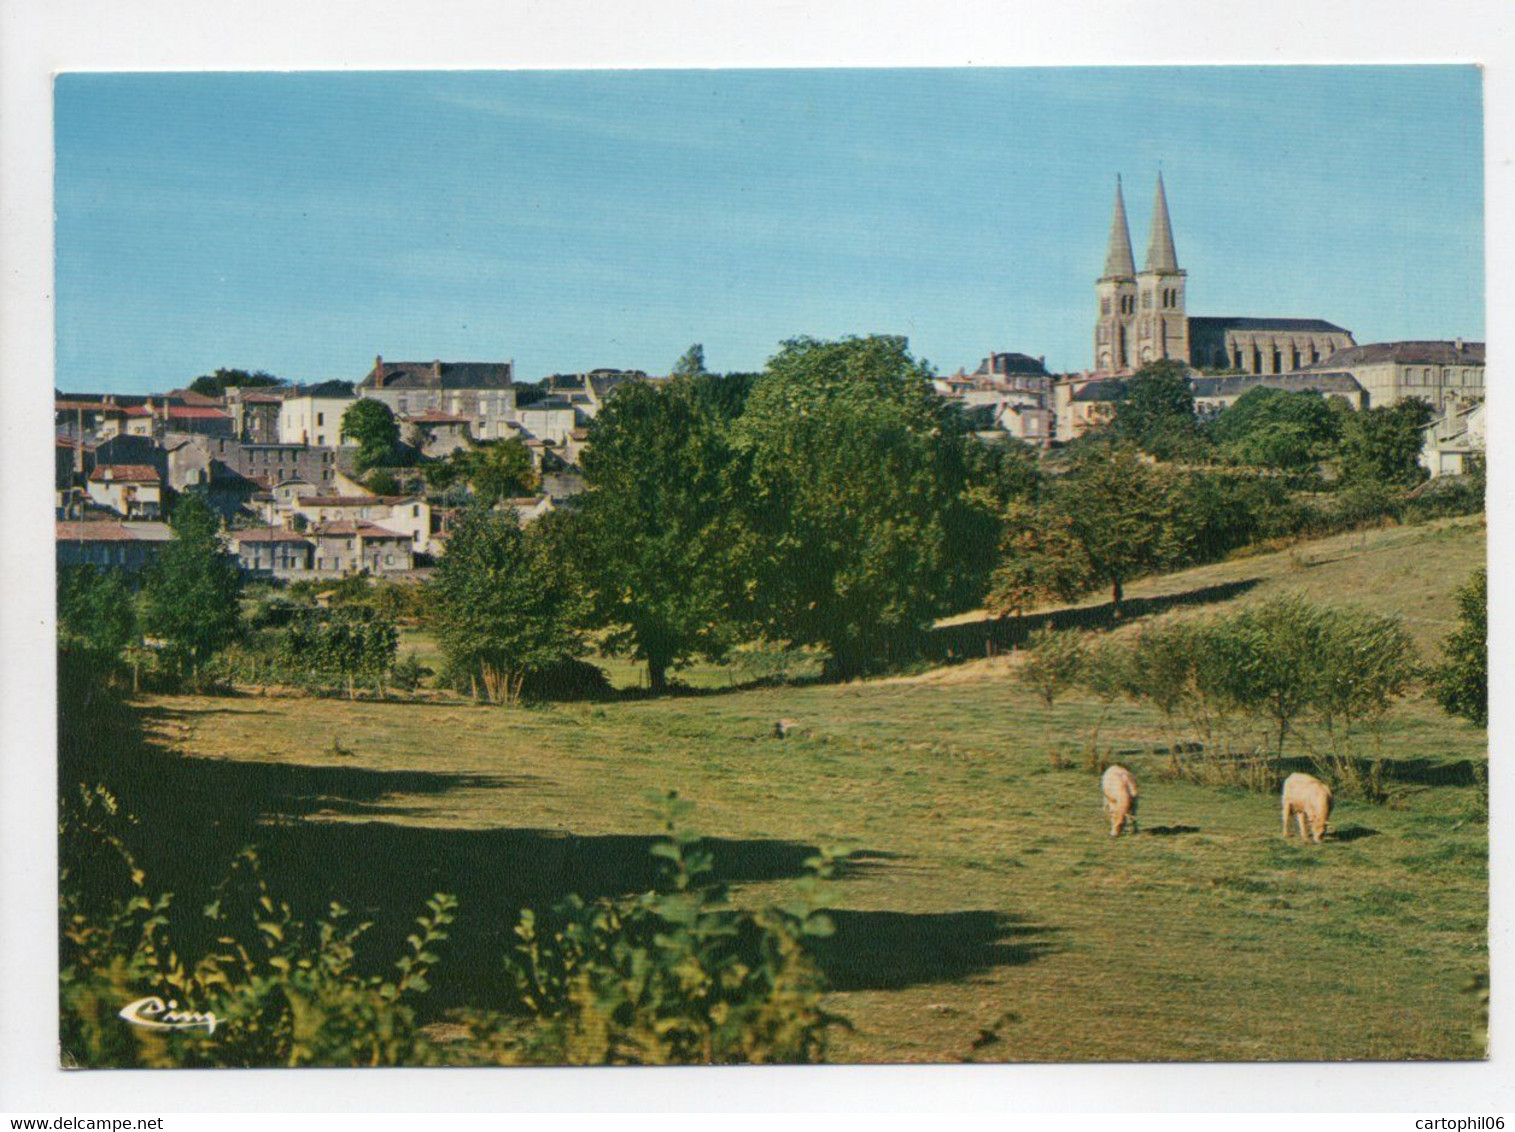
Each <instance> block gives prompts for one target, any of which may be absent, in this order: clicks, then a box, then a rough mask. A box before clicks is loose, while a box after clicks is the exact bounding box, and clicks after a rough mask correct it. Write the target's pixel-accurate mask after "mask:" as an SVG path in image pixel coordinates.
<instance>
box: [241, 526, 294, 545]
mask: <svg viewBox="0 0 1515 1132" xmlns="http://www.w3.org/2000/svg"><path fill="white" fill-rule="evenodd" d="M231 540H232V542H235V543H244V542H303V543H307V544H308V543H309V541H310V540H309V539H307V538H306V537H305V536H304V535H302V534H300V532H299V531H286V530H283V529H282V528H275V529H273V530H269V529H268V528H267V527H258V528H256V529H250V530H245V531H233V532H232V533H231Z"/></svg>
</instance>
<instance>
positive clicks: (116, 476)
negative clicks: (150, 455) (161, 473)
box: [89, 464, 160, 483]
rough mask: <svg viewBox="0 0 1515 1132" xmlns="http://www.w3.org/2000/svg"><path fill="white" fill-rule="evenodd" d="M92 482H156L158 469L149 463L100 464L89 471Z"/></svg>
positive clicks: (157, 480)
mask: <svg viewBox="0 0 1515 1132" xmlns="http://www.w3.org/2000/svg"><path fill="white" fill-rule="evenodd" d="M89 478H90V480H91V481H92V482H94V483H158V482H160V481H159V478H158V469H157V468H154V467H152V466H151V465H150V464H101V465H100V466H99V467H97V468H96V469H95V470H94V471H92V472H90V474H89Z"/></svg>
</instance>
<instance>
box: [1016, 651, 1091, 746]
mask: <svg viewBox="0 0 1515 1132" xmlns="http://www.w3.org/2000/svg"><path fill="white" fill-rule="evenodd" d="M1084 655H1085V648H1084V642H1083V639H1082V638H1081V637H1080V636H1078V634H1076V633H1071V632H1062V633H1060V632H1058V631H1057V630H1056V629H1053V628H1052V627H1051V626H1046V627H1044V628H1041V629H1038V630H1037V631H1036V632H1034V633H1032V634H1031V639H1030V640H1029V641H1028V642H1027V643H1026V654H1025V656H1024V658H1022V660H1021V663H1020V667H1018V668H1017V669H1016V671H1015V676H1016V679H1017V680H1018V681H1019V682H1020V683H1021V684H1022V685H1023V686H1024V687H1026V688H1029V689H1030V690H1031V691H1033V692H1035V693H1036V698H1037V699H1039V700H1041V702H1042V706H1043V707H1044V708H1046V709H1047V710H1046V738H1047V749H1048V751H1051V750H1052V708H1053V706H1054V705H1055V704H1056V703H1057V700H1058V697H1059V696H1061V695H1062V694H1063V693H1064V692H1066V691H1068V689H1070V688H1072V687H1073V686H1074V685H1075V684H1077V683H1078V678H1079V673H1080V671H1081V670H1082V669H1083V663H1084Z"/></svg>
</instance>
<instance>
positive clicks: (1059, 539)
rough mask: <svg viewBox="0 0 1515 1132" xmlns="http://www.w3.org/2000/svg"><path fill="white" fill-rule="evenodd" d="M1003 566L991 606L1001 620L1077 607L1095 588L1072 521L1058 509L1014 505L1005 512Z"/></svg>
mask: <svg viewBox="0 0 1515 1132" xmlns="http://www.w3.org/2000/svg"><path fill="white" fill-rule="evenodd" d="M1000 554H1001V558H1000V563H999V565H998V566H997V567H996V568H995V570H994V572H993V574H991V575H990V578H989V594H988V597H987V599H986V601H985V605H986V607H987V608H988V610H989V612H991V613H993V614H994V615H995V616H996V617H1006V616H1009V615H1011V614H1021V613H1024V612H1026V611H1027V610H1029V609H1032V608H1034V607H1035V606H1037V605H1038V604H1040V603H1042V602H1048V601H1072V600H1073V599H1074V598H1076V597H1078V596H1080V595H1081V594H1084V593H1086V592H1088V590H1089V588H1090V587H1091V586H1092V585H1093V584H1094V581H1095V578H1094V575H1093V567H1092V565H1091V564H1090V562H1089V556H1088V554H1087V553H1085V551H1084V544H1083V542H1082V541H1081V540H1080V539H1079V537H1078V534H1077V532H1076V531H1075V529H1074V527H1073V523H1072V521H1071V520H1070V519H1069V518H1068V517H1067V516H1066V515H1065V514H1063V513H1062V512H1060V511H1056V510H1053V509H1052V508H1050V507H1049V508H1037V507H1034V506H1032V505H1030V504H1028V503H1012V504H1010V505H1009V506H1008V507H1007V508H1006V509H1005V516H1004V522H1003V531H1002V534H1001V536H1000Z"/></svg>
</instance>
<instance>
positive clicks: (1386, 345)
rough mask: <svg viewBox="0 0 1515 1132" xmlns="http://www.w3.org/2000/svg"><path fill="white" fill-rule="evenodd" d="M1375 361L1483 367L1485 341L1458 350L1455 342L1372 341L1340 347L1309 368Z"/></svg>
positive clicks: (1335, 367) (1353, 364) (1334, 367)
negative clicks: (1366, 343)
mask: <svg viewBox="0 0 1515 1132" xmlns="http://www.w3.org/2000/svg"><path fill="white" fill-rule="evenodd" d="M1375 362H1395V363H1397V364H1399V365H1412V366H1419V365H1426V366H1464V365H1466V366H1481V365H1483V364H1484V344H1483V343H1482V342H1464V343H1463V344H1462V349H1460V350H1459V349H1458V347H1457V343H1456V342H1370V343H1369V344H1368V345H1366V346H1349V347H1347V348H1346V349H1344V350H1337V351H1336V352H1335V353H1334V354H1332V355H1331V356H1330V357H1329V358H1325V359H1323V360H1322V361H1319V362H1317V363H1315V365H1313V366H1310V367H1309V368H1310V369H1342V368H1343V367H1346V366H1362V365H1372V364H1373V363H1375Z"/></svg>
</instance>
